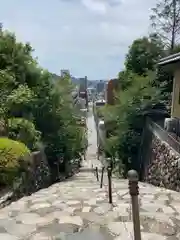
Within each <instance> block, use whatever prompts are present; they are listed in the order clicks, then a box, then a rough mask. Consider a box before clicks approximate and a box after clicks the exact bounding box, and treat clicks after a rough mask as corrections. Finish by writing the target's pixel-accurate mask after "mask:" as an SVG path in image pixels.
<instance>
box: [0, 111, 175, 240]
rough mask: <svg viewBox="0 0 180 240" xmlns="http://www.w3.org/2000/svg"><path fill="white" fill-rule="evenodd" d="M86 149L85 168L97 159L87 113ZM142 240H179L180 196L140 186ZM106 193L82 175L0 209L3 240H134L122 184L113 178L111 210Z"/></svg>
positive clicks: (88, 174) (90, 176) (87, 175)
mask: <svg viewBox="0 0 180 240" xmlns="http://www.w3.org/2000/svg"><path fill="white" fill-rule="evenodd" d="M88 127H89V147H88V153H87V159H88V160H87V161H86V162H84V164H83V165H84V166H83V168H86V167H91V164H94V165H96V164H97V165H99V162H98V161H97V160H96V132H95V125H94V122H93V117H92V113H91V112H90V113H89V118H88ZM139 185H140V218H141V230H142V240H156V239H157V240H177V239H180V215H179V212H180V194H179V193H176V192H173V191H170V190H166V189H163V188H157V187H154V186H151V185H149V184H146V183H140V184H139ZM106 190H107V188H106V186H103V188H102V189H100V188H99V183H97V181H96V179H95V176H94V175H93V174H92V173H91V172H85V171H81V172H80V173H78V174H77V175H75V176H74V177H72V178H70V179H68V180H66V181H65V182H60V183H56V184H54V185H52V186H50V187H49V188H47V189H42V190H40V191H38V192H36V193H34V194H32V195H31V196H28V197H24V198H22V199H20V200H18V201H17V202H14V203H12V204H11V205H9V206H7V207H5V208H3V209H1V210H0V239H2V240H50V239H52V240H76V239H78V240H84V239H86V240H92V239H95V240H113V239H114V240H132V239H133V237H132V236H133V226H132V221H131V204H130V198H129V194H128V183H127V181H126V180H120V179H115V178H113V203H114V204H113V206H111V205H109V204H108V199H107V191H106Z"/></svg>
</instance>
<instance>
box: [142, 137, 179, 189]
mask: <svg viewBox="0 0 180 240" xmlns="http://www.w3.org/2000/svg"><path fill="white" fill-rule="evenodd" d="M145 181H147V182H149V183H151V184H153V185H155V186H160V187H165V188H168V189H171V190H175V191H178V192H179V191H180V155H179V154H178V153H177V152H176V151H175V150H173V149H172V148H171V147H170V145H168V144H167V143H166V142H163V141H162V140H161V139H160V138H159V137H158V136H155V135H153V139H152V146H151V156H150V161H149V165H148V167H147V172H146V177H145Z"/></svg>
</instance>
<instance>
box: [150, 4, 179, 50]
mask: <svg viewBox="0 0 180 240" xmlns="http://www.w3.org/2000/svg"><path fill="white" fill-rule="evenodd" d="M150 20H151V25H152V27H153V30H154V31H155V32H156V34H158V36H159V37H160V38H161V39H162V40H163V42H164V43H165V44H166V47H167V48H168V49H170V52H172V50H173V49H174V47H175V45H176V44H177V41H178V39H179V33H180V1H179V0H159V1H158V3H157V4H156V6H155V7H154V8H152V14H151V16H150Z"/></svg>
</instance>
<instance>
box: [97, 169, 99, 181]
mask: <svg viewBox="0 0 180 240" xmlns="http://www.w3.org/2000/svg"><path fill="white" fill-rule="evenodd" d="M96 178H97V181H98V182H99V174H98V167H96Z"/></svg>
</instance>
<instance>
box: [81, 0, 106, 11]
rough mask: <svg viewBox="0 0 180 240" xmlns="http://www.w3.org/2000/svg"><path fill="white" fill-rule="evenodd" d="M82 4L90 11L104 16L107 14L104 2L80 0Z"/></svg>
mask: <svg viewBox="0 0 180 240" xmlns="http://www.w3.org/2000/svg"><path fill="white" fill-rule="evenodd" d="M82 4H83V5H84V6H85V7H87V8H88V9H89V10H91V11H95V12H97V13H100V14H105V13H106V12H107V8H106V4H105V2H102V1H99V0H82Z"/></svg>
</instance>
